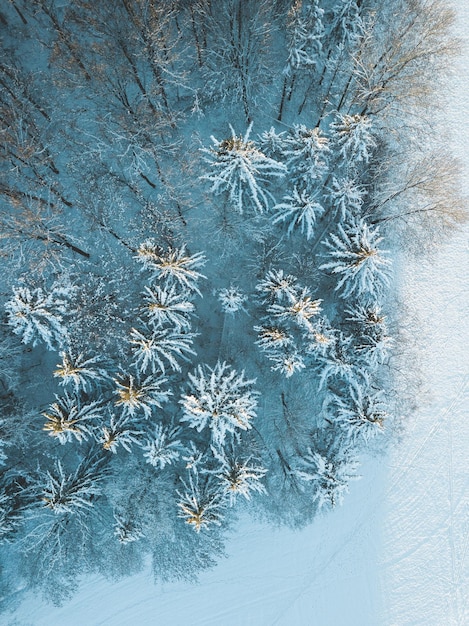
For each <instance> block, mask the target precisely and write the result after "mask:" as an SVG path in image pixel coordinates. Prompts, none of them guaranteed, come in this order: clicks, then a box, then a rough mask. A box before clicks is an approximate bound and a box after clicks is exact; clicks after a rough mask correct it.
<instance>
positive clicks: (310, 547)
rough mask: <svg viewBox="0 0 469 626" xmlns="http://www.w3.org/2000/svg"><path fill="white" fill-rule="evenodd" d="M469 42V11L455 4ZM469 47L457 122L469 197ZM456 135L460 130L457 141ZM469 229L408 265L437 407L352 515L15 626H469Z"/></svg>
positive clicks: (40, 607) (38, 606)
mask: <svg viewBox="0 0 469 626" xmlns="http://www.w3.org/2000/svg"><path fill="white" fill-rule="evenodd" d="M454 4H455V9H456V11H457V13H458V31H459V34H460V35H461V36H463V37H464V34H465V33H469V1H468V0H454ZM468 41H469V40H467V41H466V43H467V49H466V55H465V57H464V58H461V59H460V61H459V62H458V64H457V66H456V68H455V81H454V94H453V96H452V99H451V101H452V108H451V110H450V111H448V120H451V123H452V124H453V125H454V130H455V132H454V146H455V150H456V152H457V153H459V154H460V156H461V157H462V158H465V161H466V165H465V179H466V183H465V184H466V191H467V192H468V193H469V183H468V182H467V181H469V157H468V156H467V153H466V154H465V150H466V148H467V147H468V146H469V126H468V125H467V122H466V116H467V111H469V99H468V95H469V91H468V87H467V85H469V43H468ZM456 131H457V132H456ZM468 242H469V227H466V228H465V229H464V230H462V231H461V232H459V233H458V234H457V235H456V236H455V237H454V238H453V239H452V240H451V241H450V242H448V243H447V244H446V245H445V246H443V247H442V249H441V250H440V251H439V253H438V254H437V255H436V256H435V257H434V258H432V259H429V260H428V261H427V262H425V263H422V262H421V261H418V262H417V261H416V262H415V265H414V266H408V267H407V270H406V275H405V276H404V277H403V286H402V290H403V296H404V298H405V300H406V302H407V304H408V306H409V309H410V310H411V312H412V313H415V314H418V316H419V319H420V327H419V333H420V337H419V340H418V341H419V343H420V345H422V347H423V355H422V361H423V367H424V372H425V377H426V381H425V385H426V389H427V390H428V396H427V399H428V402H426V403H425V405H424V406H422V407H421V409H420V410H419V412H418V413H416V414H415V415H414V416H413V417H412V420H411V421H410V423H409V424H408V425H407V429H406V433H405V436H404V437H403V440H402V443H400V444H399V445H398V446H396V447H395V448H394V449H393V450H392V451H391V452H390V453H389V455H388V456H387V457H385V458H378V459H375V460H373V461H368V462H367V463H366V464H365V465H364V466H363V467H362V475H363V479H362V480H361V481H358V482H356V483H352V486H351V493H350V495H349V496H348V498H346V500H345V504H344V506H343V507H342V508H340V509H338V510H336V511H335V512H334V513H333V514H330V515H327V516H325V517H323V518H321V519H319V520H317V521H316V522H315V523H314V524H313V525H312V526H311V527H309V528H307V529H305V530H304V531H302V532H293V531H288V530H285V529H282V530H278V531H276V530H273V529H272V528H269V527H267V526H264V525H261V524H257V523H253V522H252V521H249V520H245V521H242V523H241V524H240V526H239V528H238V529H237V531H236V534H235V535H233V537H232V539H231V540H230V542H229V544H228V548H227V549H228V558H227V559H226V560H224V561H223V562H221V563H220V564H219V566H218V567H217V568H216V569H214V570H212V571H210V572H207V573H205V574H203V575H202V576H201V577H200V580H199V582H198V583H197V584H189V583H177V584H167V585H158V586H154V585H153V582H152V580H151V577H150V575H149V573H148V572H145V573H142V574H140V575H138V576H134V577H133V578H130V579H126V580H123V581H121V582H118V583H110V582H106V581H103V580H101V579H99V578H97V577H93V578H90V579H88V580H86V581H84V583H83V585H82V587H81V588H80V590H79V592H78V593H77V594H76V596H75V597H74V599H73V600H72V601H71V602H70V603H68V604H67V605H65V606H64V607H61V608H51V607H50V606H47V605H45V604H43V603H41V602H40V601H39V600H38V599H35V598H32V597H31V598H28V599H27V600H26V601H25V602H24V603H23V604H22V605H21V606H20V607H18V608H17V610H16V611H15V612H14V613H13V614H7V615H4V616H3V617H0V621H1V620H2V619H3V620H4V621H3V622H2V623H6V624H12V625H13V624H15V626H29V625H31V626H46V625H47V626H74V625H77V626H78V625H79V626H98V625H103V626H104V625H107V624H109V625H111V624H112V626H125V625H130V624H132V625H136V626H137V625H138V626H145V625H146V624H161V625H164V626H171V625H173V626H179V625H182V624H187V623H190V624H191V625H192V626H202V625H205V626H209V625H213V626H218V625H220V626H235V625H239V626H249V625H256V626H271V625H272V626H273V625H274V624H275V625H277V626H296V625H299V626H303V625H308V626H309V625H312V626H380V625H383V626H456V625H459V626H463V625H465V624H469V608H468V601H469V566H468V548H469V497H468V496H469V477H468V473H467V449H468V443H469V420H468V417H467V416H468V413H469V367H468V362H469V357H468V353H467V346H468V345H469V324H468V317H469V316H468V313H469V279H468V277H469V243H468Z"/></svg>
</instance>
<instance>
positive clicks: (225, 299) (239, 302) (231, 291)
mask: <svg viewBox="0 0 469 626" xmlns="http://www.w3.org/2000/svg"><path fill="white" fill-rule="evenodd" d="M246 300H247V296H246V295H245V294H244V293H242V292H241V291H240V290H239V289H238V288H237V287H233V286H231V287H229V288H228V289H220V291H219V292H218V301H219V302H220V304H221V308H222V311H223V312H224V313H229V314H231V315H233V314H234V313H237V312H238V311H246V309H245V308H244V303H245V302H246Z"/></svg>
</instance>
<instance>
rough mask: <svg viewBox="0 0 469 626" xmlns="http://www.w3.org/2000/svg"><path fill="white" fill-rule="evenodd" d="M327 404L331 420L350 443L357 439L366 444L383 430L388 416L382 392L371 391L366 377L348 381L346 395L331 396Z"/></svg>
mask: <svg viewBox="0 0 469 626" xmlns="http://www.w3.org/2000/svg"><path fill="white" fill-rule="evenodd" d="M331 404H332V418H333V419H334V421H335V422H336V423H337V424H339V425H340V426H341V427H342V428H343V429H344V431H345V432H346V433H347V434H348V437H349V438H350V439H351V440H352V441H355V440H357V439H360V438H361V439H363V440H364V442H365V443H368V442H369V440H370V439H372V438H373V437H375V436H376V435H378V434H379V433H380V432H382V431H383V428H384V423H385V421H386V417H387V416H388V414H387V412H386V410H385V403H384V393H383V392H382V391H380V390H376V389H373V387H372V385H371V383H370V379H369V377H368V376H366V375H365V376H363V377H362V379H361V380H360V381H358V380H352V381H350V382H349V385H348V387H347V391H346V393H345V394H344V395H341V396H337V395H335V396H334V397H333V400H332V403H331Z"/></svg>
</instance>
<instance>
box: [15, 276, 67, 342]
mask: <svg viewBox="0 0 469 626" xmlns="http://www.w3.org/2000/svg"><path fill="white" fill-rule="evenodd" d="M72 294H73V289H72V288H71V287H66V286H61V285H57V284H55V285H53V286H52V288H51V289H50V291H49V293H45V292H44V291H43V290H42V289H41V288H40V287H37V288H36V289H33V290H31V289H29V287H14V288H13V297H12V298H11V300H9V301H8V302H7V303H6V304H5V309H6V311H7V315H8V324H10V326H11V327H12V328H13V332H14V333H15V334H16V335H21V339H22V342H23V343H32V345H33V346H36V345H37V344H38V343H39V342H44V343H45V344H46V346H47V347H48V349H49V350H56V349H57V348H60V347H62V346H64V345H66V343H67V340H68V338H67V329H66V327H65V326H64V324H63V321H64V315H66V314H67V312H68V310H69V301H70V298H71V296H72Z"/></svg>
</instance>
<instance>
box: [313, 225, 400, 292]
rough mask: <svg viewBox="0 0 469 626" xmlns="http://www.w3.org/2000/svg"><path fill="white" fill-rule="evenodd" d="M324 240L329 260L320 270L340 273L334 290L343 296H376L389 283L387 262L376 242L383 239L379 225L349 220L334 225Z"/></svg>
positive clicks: (388, 262) (384, 253)
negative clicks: (335, 228)
mask: <svg viewBox="0 0 469 626" xmlns="http://www.w3.org/2000/svg"><path fill="white" fill-rule="evenodd" d="M337 230H338V233H337V234H331V235H330V239H329V240H326V241H325V242H324V244H325V246H326V247H327V249H328V254H329V256H330V257H331V259H332V260H331V261H329V262H327V263H324V264H323V265H321V266H320V269H323V270H327V271H329V272H331V273H332V274H336V275H338V276H339V281H338V283H337V285H336V290H337V291H339V292H340V296H341V297H342V298H348V297H350V296H352V295H355V296H361V295H368V296H375V295H378V294H379V293H380V292H381V290H382V287H383V286H384V285H387V284H388V283H389V272H388V267H389V265H390V261H389V260H388V259H387V258H386V257H385V255H386V252H385V251H383V250H381V249H380V247H379V244H380V243H381V241H382V240H383V238H382V237H381V236H380V234H379V228H378V227H377V226H376V227H374V228H373V227H371V226H369V225H368V224H367V223H366V222H365V220H363V219H355V218H353V219H351V220H350V221H349V222H348V223H346V224H344V225H342V224H339V225H338V227H337Z"/></svg>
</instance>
